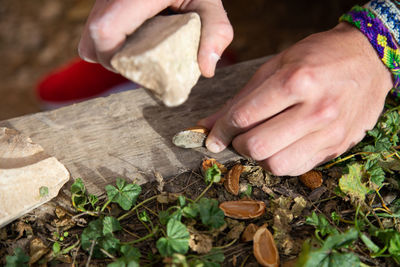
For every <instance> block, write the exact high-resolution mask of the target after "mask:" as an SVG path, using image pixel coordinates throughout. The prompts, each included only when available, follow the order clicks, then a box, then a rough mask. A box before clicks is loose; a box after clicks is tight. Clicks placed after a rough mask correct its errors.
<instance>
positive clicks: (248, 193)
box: [241, 184, 253, 197]
mask: <svg viewBox="0 0 400 267" xmlns="http://www.w3.org/2000/svg"><path fill="white" fill-rule="evenodd" d="M252 192H253V187H252V186H251V185H250V184H248V185H247V187H246V190H245V191H244V192H243V193H242V194H241V197H251V193H252Z"/></svg>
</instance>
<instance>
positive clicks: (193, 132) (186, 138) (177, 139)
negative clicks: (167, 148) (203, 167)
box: [172, 126, 209, 148]
mask: <svg viewBox="0 0 400 267" xmlns="http://www.w3.org/2000/svg"><path fill="white" fill-rule="evenodd" d="M208 132H209V131H208V129H207V128H205V127H203V126H194V127H191V128H188V129H185V130H183V131H180V132H179V133H177V134H176V135H175V136H174V137H173V138H172V143H173V144H174V145H176V146H178V147H183V148H196V147H202V146H204V144H205V141H206V138H207V135H208Z"/></svg>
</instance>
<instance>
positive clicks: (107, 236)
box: [81, 216, 121, 258]
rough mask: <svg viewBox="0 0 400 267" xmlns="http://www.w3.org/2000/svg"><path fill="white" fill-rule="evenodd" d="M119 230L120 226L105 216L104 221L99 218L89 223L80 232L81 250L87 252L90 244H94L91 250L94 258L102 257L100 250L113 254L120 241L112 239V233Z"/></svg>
mask: <svg viewBox="0 0 400 267" xmlns="http://www.w3.org/2000/svg"><path fill="white" fill-rule="evenodd" d="M120 229H121V226H120V225H119V222H118V220H116V219H115V218H114V217H109V216H107V217H105V218H104V219H102V218H99V219H97V220H94V221H91V222H90V223H89V225H88V226H87V227H86V228H85V229H84V230H83V232H82V236H81V244H82V248H83V249H84V250H86V251H89V250H90V248H91V246H92V244H93V243H95V245H94V248H93V255H94V257H97V258H99V257H104V255H103V253H102V252H101V251H100V248H103V249H105V250H106V251H107V252H109V253H110V254H115V252H116V251H118V249H119V244H120V241H119V240H118V239H117V238H115V237H114V235H113V232H115V231H119V230H120Z"/></svg>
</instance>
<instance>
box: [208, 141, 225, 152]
mask: <svg viewBox="0 0 400 267" xmlns="http://www.w3.org/2000/svg"><path fill="white" fill-rule="evenodd" d="M206 147H207V149H208V150H210V151H211V152H212V153H219V152H221V151H222V150H223V147H222V146H221V145H220V144H218V143H217V142H215V141H211V142H207V143H206Z"/></svg>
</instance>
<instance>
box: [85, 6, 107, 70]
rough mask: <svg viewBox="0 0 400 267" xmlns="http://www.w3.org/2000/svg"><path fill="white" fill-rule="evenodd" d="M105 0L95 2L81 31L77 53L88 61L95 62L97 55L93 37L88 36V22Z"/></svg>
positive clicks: (100, 8)
mask: <svg viewBox="0 0 400 267" xmlns="http://www.w3.org/2000/svg"><path fill="white" fill-rule="evenodd" d="M106 3H107V2H106V1H104V0H98V1H96V2H95V4H94V6H93V8H92V10H91V12H90V14H89V17H88V19H87V22H86V24H85V27H84V29H83V31H82V36H81V40H80V41H79V45H78V53H79V56H80V57H81V58H82V59H83V60H85V61H87V62H90V63H93V62H97V55H96V49H95V47H94V43H93V39H92V37H91V36H90V31H89V24H90V22H91V21H92V20H93V17H95V16H97V15H98V13H99V12H100V10H102V9H103V8H104V7H105V5H106Z"/></svg>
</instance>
